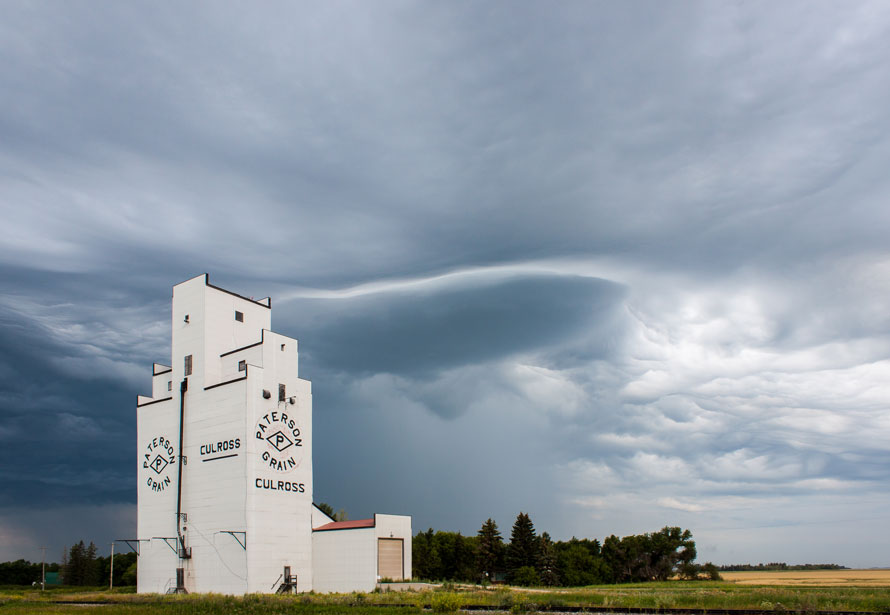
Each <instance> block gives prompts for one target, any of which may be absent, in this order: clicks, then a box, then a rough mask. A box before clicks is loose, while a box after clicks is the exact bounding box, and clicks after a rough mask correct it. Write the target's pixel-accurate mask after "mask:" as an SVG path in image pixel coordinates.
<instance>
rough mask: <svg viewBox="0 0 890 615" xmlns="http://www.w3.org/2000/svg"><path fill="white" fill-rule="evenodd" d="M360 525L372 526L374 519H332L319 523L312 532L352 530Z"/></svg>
mask: <svg viewBox="0 0 890 615" xmlns="http://www.w3.org/2000/svg"><path fill="white" fill-rule="evenodd" d="M360 527H374V519H356V520H355V521H332V522H330V523H326V524H324V525H321V526H319V527H317V528H315V529H314V530H312V531H313V532H326V531H327V530H354V529H356V528H360Z"/></svg>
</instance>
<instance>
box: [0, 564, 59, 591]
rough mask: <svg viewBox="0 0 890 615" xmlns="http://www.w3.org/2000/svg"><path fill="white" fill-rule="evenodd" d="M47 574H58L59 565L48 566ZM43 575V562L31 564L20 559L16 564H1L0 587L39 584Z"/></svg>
mask: <svg viewBox="0 0 890 615" xmlns="http://www.w3.org/2000/svg"><path fill="white" fill-rule="evenodd" d="M46 571H47V572H58V571H59V565H58V564H47V565H46ZM42 575H43V564H42V563H41V562H29V561H27V560H23V559H19V560H16V561H14V562H2V563H0V585H31V583H34V582H37V583H39V582H40V580H41V578H42Z"/></svg>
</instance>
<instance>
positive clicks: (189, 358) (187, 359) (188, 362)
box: [185, 354, 192, 376]
mask: <svg viewBox="0 0 890 615" xmlns="http://www.w3.org/2000/svg"><path fill="white" fill-rule="evenodd" d="M185 375H186V376H191V375H192V355H190V354H187V355H185Z"/></svg>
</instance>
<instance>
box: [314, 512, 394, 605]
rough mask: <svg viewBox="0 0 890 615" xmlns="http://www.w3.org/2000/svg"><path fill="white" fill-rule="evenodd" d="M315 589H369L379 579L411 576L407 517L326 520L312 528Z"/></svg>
mask: <svg viewBox="0 0 890 615" xmlns="http://www.w3.org/2000/svg"><path fill="white" fill-rule="evenodd" d="M312 555H313V587H314V589H315V591H318V592H349V591H366V592H368V591H372V590H373V589H374V588H375V587H376V586H377V583H378V582H379V581H380V580H381V579H391V580H393V581H403V580H407V579H410V578H411V517H407V516H401V515H374V518H373V519H359V520H356V521H329V522H327V523H324V524H321V525H319V526H318V527H315V528H314V529H313V531H312Z"/></svg>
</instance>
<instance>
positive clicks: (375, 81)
mask: <svg viewBox="0 0 890 615" xmlns="http://www.w3.org/2000/svg"><path fill="white" fill-rule="evenodd" d="M888 40H890V7H888V5H887V4H886V3H883V2H875V3H868V2H813V1H809V0H808V1H806V2H791V1H788V2H781V3H775V2H762V3H758V2H744V3H736V2H732V3H731V2H702V3H695V2H672V3H664V2H654V1H653V2H633V3H625V2H592V1H584V2H560V3H555V4H554V3H544V2H537V3H533V2H438V3H429V2H427V3H415V2H374V3H367V2H354V3H351V2H312V3H309V2H306V3H294V2H280V3H274V2H268V3H264V4H263V5H262V7H257V6H254V5H250V6H248V5H238V4H232V3H228V4H225V3H206V4H202V3H197V2H195V3H186V4H181V3H177V4H157V3H148V2H146V3H140V2H125V3H120V2H110V1H109V2H100V1H95V2H89V3H77V4H70V3H64V2H62V3H33V2H21V3H18V2H12V1H10V2H4V4H3V18H2V20H0V92H2V95H0V207H2V214H3V215H2V224H0V275H2V277H0V279H2V286H0V343H2V353H0V560H6V559H14V558H18V557H24V558H26V559H31V560H35V559H36V560H39V558H40V550H39V549H38V548H37V547H38V546H39V545H48V546H49V553H48V557H49V559H51V560H52V559H56V560H58V559H59V557H60V556H61V550H62V547H63V546H64V545H69V544H72V543H73V542H75V541H77V540H80V539H84V540H87V541H89V540H93V541H95V542H96V543H101V545H104V546H102V550H103V551H104V552H107V550H108V546H107V544H108V543H109V542H110V541H111V540H112V539H116V538H131V537H134V535H135V531H136V530H135V526H136V509H135V500H136V488H135V487H136V485H135V481H136V476H135V462H134V459H133V458H134V453H135V448H136V443H135V400H136V395H137V394H147V393H149V392H150V375H151V364H152V362H153V361H160V362H168V361H169V354H170V346H169V344H170V337H169V336H170V329H169V327H170V312H169V310H170V303H169V302H170V296H171V287H172V285H173V284H175V283H178V282H180V281H183V280H185V279H188V278H191V277H193V276H195V275H198V274H200V273H202V272H205V271H206V272H209V273H210V275H211V281H212V282H213V283H214V284H217V285H219V286H222V287H224V288H228V289H231V290H233V291H235V292H238V293H241V294H245V295H255V296H259V297H262V296H266V295H271V296H272V300H273V312H272V319H273V321H272V322H273V328H274V329H275V330H276V331H279V332H281V333H283V334H286V335H290V336H292V337H296V338H298V339H299V340H300V350H301V376H302V377H304V378H307V379H310V380H311V381H312V385H313V396H314V432H315V433H314V437H315V447H316V448H315V459H314V462H315V500H316V501H319V502H321V501H323V502H328V503H330V504H331V505H333V507H334V508H335V509H339V508H345V509H346V510H347V512H348V513H349V515H350V517H351V518H361V517H365V516H370V515H371V514H373V513H374V512H386V513H396V514H410V515H412V516H413V525H414V529H415V531H417V530H421V529H425V528H427V527H433V528H435V529H443V530H453V531H456V530H460V531H461V532H463V533H465V534H475V532H476V531H477V530H478V529H479V527H480V526H481V524H482V522H483V521H484V520H485V519H486V518H488V517H493V518H494V519H495V520H496V521H497V523H498V525H499V526H500V528H501V530H502V532H504V533H505V534H506V535H509V529H510V527H511V525H512V523H513V521H514V519H515V517H516V514H517V513H519V512H520V511H524V512H528V513H529V514H530V515H531V518H532V520H533V521H534V523H535V525H536V527H537V528H538V530H539V531H541V530H546V531H549V532H550V533H551V535H552V536H553V537H554V538H558V539H568V538H570V537H571V536H573V535H574V536H579V537H581V536H585V537H590V538H599V539H600V540H602V539H603V538H604V537H605V536H608V535H609V534H613V533H614V534H616V535H619V536H622V535H627V534H631V533H641V532H646V531H655V530H658V529H660V528H661V527H663V526H665V525H679V526H682V527H684V528H689V529H690V530H692V532H693V535H694V538H695V539H696V542H697V545H698V548H699V561H707V560H711V561H714V562H716V563H740V562H753V563H756V562H761V561H762V562H771V561H787V562H789V563H804V562H811V563H815V562H835V563H839V564H844V565H847V566H855V567H859V566H862V567H867V566H890V556H888V553H890V537H888V533H887V531H886V529H887V527H888V526H890V411H888V410H890V384H888V383H890V243H888V233H890V172H888V162H890V135H888V129H890V104H888V101H890V71H888V69H887V67H888V66H890V45H888V44H887V41H888Z"/></svg>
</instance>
